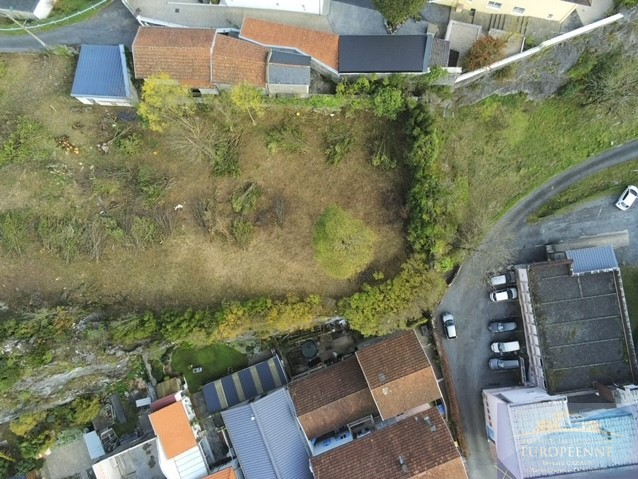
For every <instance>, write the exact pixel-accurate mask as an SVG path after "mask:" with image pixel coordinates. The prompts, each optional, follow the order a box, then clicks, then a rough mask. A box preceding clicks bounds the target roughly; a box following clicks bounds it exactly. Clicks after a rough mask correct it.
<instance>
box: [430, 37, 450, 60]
mask: <svg viewBox="0 0 638 479" xmlns="http://www.w3.org/2000/svg"><path fill="white" fill-rule="evenodd" d="M449 62H450V42H448V41H447V40H441V39H440V38H433V39H432V56H431V57H430V65H431V66H433V67H447V66H448V63H449Z"/></svg>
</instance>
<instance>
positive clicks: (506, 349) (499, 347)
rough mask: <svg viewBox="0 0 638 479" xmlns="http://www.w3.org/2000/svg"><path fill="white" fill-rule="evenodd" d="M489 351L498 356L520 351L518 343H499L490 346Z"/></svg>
mask: <svg viewBox="0 0 638 479" xmlns="http://www.w3.org/2000/svg"><path fill="white" fill-rule="evenodd" d="M490 349H491V350H492V351H493V352H495V353H498V354H505V353H515V352H516V351H520V349H521V345H520V343H519V342H518V341H499V342H495V343H492V344H490Z"/></svg>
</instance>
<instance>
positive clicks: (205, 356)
mask: <svg viewBox="0 0 638 479" xmlns="http://www.w3.org/2000/svg"><path fill="white" fill-rule="evenodd" d="M247 364H248V363H247V360H246V356H245V355H243V354H241V353H240V352H238V351H236V350H234V349H232V348H229V347H228V346H224V345H223V344H216V345H213V346H206V347H203V348H179V349H177V350H175V352H173V356H172V359H171V367H172V369H173V371H175V372H177V371H179V372H180V373H182V374H183V375H184V377H185V378H186V382H187V383H188V388H189V390H190V392H192V393H194V392H197V391H199V390H200V389H201V388H202V386H203V385H204V384H206V383H209V382H211V381H213V380H215V379H218V378H220V377H222V376H225V375H226V372H227V371H228V368H232V369H233V370H234V371H238V370H240V369H242V368H245V367H246V365H247ZM197 366H200V367H202V368H203V370H202V372H201V373H198V374H193V368H194V367H197Z"/></svg>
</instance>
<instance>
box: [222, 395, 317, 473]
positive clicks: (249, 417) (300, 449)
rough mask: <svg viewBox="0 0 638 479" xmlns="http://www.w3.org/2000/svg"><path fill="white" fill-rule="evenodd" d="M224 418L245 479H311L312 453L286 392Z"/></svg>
mask: <svg viewBox="0 0 638 479" xmlns="http://www.w3.org/2000/svg"><path fill="white" fill-rule="evenodd" d="M222 418H223V419H224V423H225V424H226V429H227V430H228V434H229V436H230V440H231V442H232V445H233V448H234V449H235V452H236V453H237V458H238V459H239V463H240V464H241V469H242V471H243V473H244V476H245V478H246V479H290V478H295V479H312V477H313V476H312V473H311V472H310V461H309V457H310V453H309V451H308V447H307V444H306V440H305V438H304V437H303V434H302V432H301V430H300V429H299V425H298V423H297V419H296V417H295V414H294V409H293V405H292V401H291V399H290V395H289V394H288V391H287V390H286V389H279V390H277V391H274V392H272V393H270V394H268V395H267V396H265V397H264V398H262V399H259V400H258V401H255V402H252V403H249V404H246V405H245V406H239V407H235V408H231V409H228V410H226V411H224V412H222Z"/></svg>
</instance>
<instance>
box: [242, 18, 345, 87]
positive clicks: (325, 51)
mask: <svg viewBox="0 0 638 479" xmlns="http://www.w3.org/2000/svg"><path fill="white" fill-rule="evenodd" d="M239 37H240V38H243V39H244V40H248V41H251V42H254V43H258V44H259V45H263V46H266V47H271V48H278V49H284V50H285V49H288V50H294V51H296V52H298V53H301V54H303V55H307V56H309V57H311V58H312V66H313V68H315V69H316V70H318V71H320V72H321V73H324V74H326V75H328V76H331V77H333V78H335V77H336V76H338V72H339V35H337V34H335V33H332V32H320V31H318V30H310V29H308V28H302V27H296V26H293V25H286V24H283V23H274V22H267V21H265V20H257V19H255V18H245V19H244V22H243V23H242V26H241V31H240V33H239Z"/></svg>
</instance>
